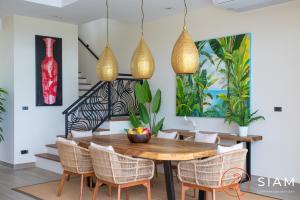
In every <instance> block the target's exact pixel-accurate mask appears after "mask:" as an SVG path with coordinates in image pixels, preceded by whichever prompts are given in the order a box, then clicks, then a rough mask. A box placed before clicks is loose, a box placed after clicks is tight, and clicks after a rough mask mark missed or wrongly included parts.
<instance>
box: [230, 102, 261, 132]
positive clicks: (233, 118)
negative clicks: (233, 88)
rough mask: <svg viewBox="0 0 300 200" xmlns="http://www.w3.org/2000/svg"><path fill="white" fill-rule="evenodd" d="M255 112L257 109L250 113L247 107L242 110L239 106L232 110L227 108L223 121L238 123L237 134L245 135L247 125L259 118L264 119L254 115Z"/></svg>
mask: <svg viewBox="0 0 300 200" xmlns="http://www.w3.org/2000/svg"><path fill="white" fill-rule="evenodd" d="M257 112H258V110H256V111H255V112H253V113H250V110H249V109H248V108H246V109H244V110H243V109H242V108H241V107H239V109H238V110H235V111H234V112H231V111H230V110H228V111H227V113H226V116H225V122H228V123H229V124H231V123H232V122H234V123H236V124H237V125H239V135H240V136H242V137H246V136H247V134H248V127H249V125H250V124H251V123H253V122H255V121H257V120H260V119H265V118H264V117H263V116H256V114H257Z"/></svg>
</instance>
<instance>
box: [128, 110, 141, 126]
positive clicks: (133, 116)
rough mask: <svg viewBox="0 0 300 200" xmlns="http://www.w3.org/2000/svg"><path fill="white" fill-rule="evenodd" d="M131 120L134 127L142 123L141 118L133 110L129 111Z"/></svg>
mask: <svg viewBox="0 0 300 200" xmlns="http://www.w3.org/2000/svg"><path fill="white" fill-rule="evenodd" d="M129 121H130V123H131V125H132V126H133V127H134V128H137V127H139V126H140V125H141V122H140V120H139V119H138V118H137V116H136V115H135V114H134V112H133V111H132V110H130V111H129Z"/></svg>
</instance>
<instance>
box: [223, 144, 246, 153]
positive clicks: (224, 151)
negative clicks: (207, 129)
mask: <svg viewBox="0 0 300 200" xmlns="http://www.w3.org/2000/svg"><path fill="white" fill-rule="evenodd" d="M243 148H244V145H243V143H239V144H235V145H233V146H230V147H225V146H221V145H218V149H217V153H218V154H222V153H227V152H230V151H235V150H240V149H243Z"/></svg>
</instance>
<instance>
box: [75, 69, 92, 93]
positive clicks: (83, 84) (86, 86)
mask: <svg viewBox="0 0 300 200" xmlns="http://www.w3.org/2000/svg"><path fill="white" fill-rule="evenodd" d="M91 88H92V84H90V83H88V80H87V78H86V77H84V76H83V75H82V72H78V90H79V93H78V94H79V98H80V97H81V96H83V94H84V93H86V92H87V91H89V90H90V89H91Z"/></svg>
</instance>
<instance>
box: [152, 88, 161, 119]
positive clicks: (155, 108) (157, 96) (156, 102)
mask: <svg viewBox="0 0 300 200" xmlns="http://www.w3.org/2000/svg"><path fill="white" fill-rule="evenodd" d="M160 105H161V90H160V89H158V90H157V91H156V93H155V96H154V99H153V101H152V112H153V113H158V111H159V109H160Z"/></svg>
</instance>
